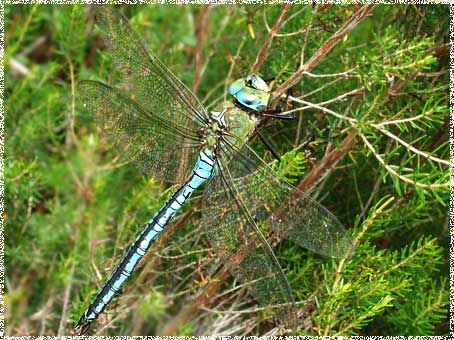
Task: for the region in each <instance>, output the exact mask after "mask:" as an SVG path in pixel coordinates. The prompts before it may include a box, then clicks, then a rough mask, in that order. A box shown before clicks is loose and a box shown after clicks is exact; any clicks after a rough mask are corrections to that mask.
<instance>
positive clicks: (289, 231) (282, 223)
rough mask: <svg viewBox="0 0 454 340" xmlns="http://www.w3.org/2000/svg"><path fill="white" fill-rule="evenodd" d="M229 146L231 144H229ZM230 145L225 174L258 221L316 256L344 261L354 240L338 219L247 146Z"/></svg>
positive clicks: (226, 149)
mask: <svg viewBox="0 0 454 340" xmlns="http://www.w3.org/2000/svg"><path fill="white" fill-rule="evenodd" d="M225 142H226V143H228V141H225ZM235 145H240V147H234V146H233V145H231V144H230V145H226V146H225V147H224V148H223V150H224V155H223V157H224V158H226V159H230V162H228V163H227V162H224V163H225V164H227V166H225V169H223V170H224V172H228V173H230V176H231V177H232V178H234V180H233V182H234V184H235V186H236V187H237V188H238V190H239V192H241V197H242V200H243V202H244V204H245V206H246V207H247V209H248V210H249V211H250V213H251V214H252V216H253V217H254V219H256V220H258V221H266V224H267V225H268V226H270V227H271V228H272V230H273V231H275V232H276V233H277V234H278V235H279V236H281V237H284V238H286V239H288V240H289V241H292V242H294V243H296V244H298V245H300V246H302V247H304V248H307V249H309V250H311V251H313V252H315V253H318V254H321V255H326V256H333V257H341V256H342V255H344V254H346V253H347V252H349V251H350V250H351V247H352V245H353V242H352V240H351V239H350V237H349V236H348V235H347V234H346V231H345V229H344V227H343V226H342V224H341V223H340V222H339V221H338V219H337V218H336V217H335V216H334V215H333V214H332V213H331V212H330V211H328V209H326V208H325V207H324V206H322V205H321V204H319V203H318V202H316V201H314V200H313V199H311V198H310V197H309V196H307V195H306V194H304V193H303V192H302V191H301V190H299V189H298V188H295V187H293V186H292V185H290V184H288V183H286V182H285V181H284V180H282V179H281V178H280V177H279V174H278V173H276V171H274V170H273V169H271V168H270V167H269V166H268V165H267V164H266V163H264V162H263V161H262V159H261V158H260V157H259V156H258V155H257V154H256V153H255V152H254V151H253V150H252V149H251V148H250V147H249V146H248V145H247V144H246V143H242V142H239V141H238V142H236V143H235Z"/></svg>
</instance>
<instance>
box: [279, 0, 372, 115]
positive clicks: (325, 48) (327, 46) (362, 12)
mask: <svg viewBox="0 0 454 340" xmlns="http://www.w3.org/2000/svg"><path fill="white" fill-rule="evenodd" d="M374 7H375V5H373V4H372V5H362V6H360V7H359V8H358V10H357V11H356V12H355V13H354V14H353V15H352V16H351V18H350V19H349V20H348V21H347V22H346V23H345V25H344V26H343V27H342V28H341V29H339V30H338V31H337V32H336V33H334V34H333V35H332V36H331V38H329V39H328V40H327V41H326V42H325V43H324V44H323V45H322V46H321V47H320V48H319V49H318V50H317V51H316V52H315V53H314V55H313V56H312V58H311V59H309V61H308V62H307V63H306V64H305V65H303V66H302V67H300V68H299V69H298V70H297V71H296V72H295V73H294V74H293V75H292V76H291V77H290V78H288V79H287V80H286V81H285V82H284V83H283V84H282V85H280V86H279V87H278V88H277V89H276V91H275V92H274V94H273V98H272V99H271V101H270V106H271V107H273V106H274V105H275V104H276V101H277V100H278V99H279V98H280V96H281V95H282V94H284V93H285V92H286V91H287V90H288V89H289V88H291V87H292V86H293V85H295V84H296V83H297V82H298V81H299V80H300V79H301V77H302V76H303V74H304V73H305V72H309V71H311V70H312V69H313V68H314V67H315V66H316V65H317V64H318V63H319V62H320V60H321V59H322V58H323V57H324V56H325V55H326V54H327V53H328V52H329V51H330V50H331V48H333V46H334V45H335V44H336V43H338V42H339V41H340V40H341V39H342V38H343V37H344V36H345V35H346V34H347V33H348V32H350V31H351V30H353V29H354V28H355V27H356V26H357V25H358V24H359V23H360V22H361V21H362V20H363V19H364V18H365V17H366V16H367V15H368V14H369V13H370V12H371V11H372V9H373V8H374Z"/></svg>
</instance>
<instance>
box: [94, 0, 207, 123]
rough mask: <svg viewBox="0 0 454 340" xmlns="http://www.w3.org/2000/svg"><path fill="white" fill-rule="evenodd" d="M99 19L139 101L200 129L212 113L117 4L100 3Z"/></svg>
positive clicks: (172, 120) (112, 52) (162, 114)
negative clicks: (143, 37)
mask: <svg viewBox="0 0 454 340" xmlns="http://www.w3.org/2000/svg"><path fill="white" fill-rule="evenodd" d="M97 7H98V9H97V14H96V23H97V24H98V26H99V27H100V28H101V30H102V31H103V32H104V34H105V35H106V45H107V48H108V49H109V51H110V52H111V54H112V58H113V61H114V63H115V65H116V67H117V69H118V70H119V71H120V73H121V75H122V77H123V79H124V80H125V81H126V82H127V83H128V85H129V87H130V88H131V91H132V93H133V95H134V99H135V101H137V103H138V104H139V105H141V106H142V107H144V108H147V109H150V111H152V112H155V114H156V115H159V116H162V117H163V118H165V119H167V120H168V121H171V122H175V123H177V124H180V125H181V126H186V127H187V128H188V129H193V130H196V129H198V128H199V127H200V126H202V125H205V123H206V122H207V120H208V118H209V116H208V113H207V112H206V110H205V109H204V107H203V106H202V105H201V103H200V102H199V100H198V99H197V98H196V97H195V95H194V94H193V93H192V92H191V90H189V89H188V88H187V87H186V85H184V84H183V83H182V82H181V81H180V80H179V79H178V78H177V77H176V76H175V75H173V74H172V72H171V71H170V70H169V69H168V68H167V67H166V66H165V65H164V64H163V63H162V62H161V61H160V60H159V59H158V58H157V57H156V55H155V54H154V53H153V52H152V51H151V50H150V49H149V48H148V47H147V45H146V44H145V42H144V41H143V39H142V38H141V37H140V35H139V34H138V33H137V32H136V31H134V30H133V29H132V28H131V26H130V25H129V24H128V20H127V19H126V18H125V17H124V16H123V15H122V14H121V13H120V12H118V11H117V10H116V9H115V8H114V7H113V6H109V5H105V6H97Z"/></svg>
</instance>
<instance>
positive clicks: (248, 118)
mask: <svg viewBox="0 0 454 340" xmlns="http://www.w3.org/2000/svg"><path fill="white" fill-rule="evenodd" d="M223 109H227V110H226V112H225V116H224V119H225V122H226V124H227V128H228V130H229V134H230V135H232V136H234V137H235V138H233V139H232V140H231V142H232V143H234V144H236V143H235V142H236V141H237V140H240V141H243V142H244V141H246V140H247V139H248V137H250V135H251V134H252V131H254V128H255V126H256V124H257V121H256V118H255V116H254V115H249V114H248V113H247V112H246V111H244V110H242V109H240V108H238V107H236V106H235V105H234V104H233V103H232V102H224V103H222V104H221V107H220V110H223Z"/></svg>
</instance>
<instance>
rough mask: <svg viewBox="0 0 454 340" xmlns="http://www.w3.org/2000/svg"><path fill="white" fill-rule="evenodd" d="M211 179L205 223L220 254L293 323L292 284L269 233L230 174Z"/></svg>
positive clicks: (278, 314) (281, 316) (254, 292)
mask: <svg viewBox="0 0 454 340" xmlns="http://www.w3.org/2000/svg"><path fill="white" fill-rule="evenodd" d="M222 167H223V166H222V165H220V164H216V166H215V171H217V172H218V175H217V176H215V177H214V178H212V179H211V181H210V182H209V183H208V185H207V187H206V189H205V193H204V200H203V202H204V207H203V220H202V224H203V226H204V228H205V230H206V232H207V235H208V238H209V240H210V243H211V246H212V247H213V249H214V251H215V252H216V254H217V255H218V256H219V257H220V258H221V259H222V260H223V262H224V263H225V264H226V265H227V266H228V268H229V269H230V271H231V272H232V273H233V274H234V275H235V277H238V278H239V279H240V280H241V281H242V282H243V283H244V284H245V285H246V286H247V288H248V291H249V292H250V293H251V295H252V296H253V297H254V298H255V299H256V300H257V301H258V302H259V304H260V305H261V306H264V307H270V310H271V311H272V313H273V315H274V316H275V319H276V320H280V321H281V322H283V323H285V324H286V325H288V326H293V325H294V321H295V320H296V313H295V305H294V298H293V295H292V291H291V288H290V285H289V283H288V281H287V278H286V276H285V274H284V273H283V271H282V269H281V266H280V265H279V262H278V261H277V259H276V257H275V255H274V253H273V251H272V249H271V248H270V246H269V244H268V242H267V241H266V239H265V237H264V236H263V234H262V233H261V231H260V229H259V228H258V227H257V225H256V223H255V221H254V219H253V218H252V216H251V214H250V213H249V211H248V209H247V208H246V206H245V204H244V203H243V202H242V196H241V193H240V192H238V189H237V188H236V187H235V185H232V178H230V177H229V175H228V174H224V173H222V172H220V173H219V169H220V168H222Z"/></svg>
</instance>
